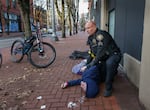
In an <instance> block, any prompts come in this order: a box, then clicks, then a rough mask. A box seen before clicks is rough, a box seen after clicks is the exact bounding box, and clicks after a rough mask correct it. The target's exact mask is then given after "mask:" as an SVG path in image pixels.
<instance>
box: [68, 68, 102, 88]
mask: <svg viewBox="0 0 150 110" xmlns="http://www.w3.org/2000/svg"><path fill="white" fill-rule="evenodd" d="M88 78H89V79H92V80H94V81H95V82H96V83H97V84H99V83H100V74H99V68H98V66H92V67H90V68H89V69H87V70H86V71H85V72H83V73H82V78H81V79H77V80H71V81H69V82H68V86H75V85H80V83H81V81H84V80H86V79H88Z"/></svg>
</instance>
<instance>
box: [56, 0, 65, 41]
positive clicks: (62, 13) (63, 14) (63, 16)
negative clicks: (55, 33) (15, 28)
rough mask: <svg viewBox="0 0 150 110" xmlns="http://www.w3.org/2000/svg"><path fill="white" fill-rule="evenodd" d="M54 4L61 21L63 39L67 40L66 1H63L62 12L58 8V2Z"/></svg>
mask: <svg viewBox="0 0 150 110" xmlns="http://www.w3.org/2000/svg"><path fill="white" fill-rule="evenodd" d="M54 3H55V6H56V10H57V13H58V16H59V17H60V19H61V27H62V38H66V32H65V1H64V0H61V11H60V9H59V8H60V7H59V6H58V2H57V0H54Z"/></svg>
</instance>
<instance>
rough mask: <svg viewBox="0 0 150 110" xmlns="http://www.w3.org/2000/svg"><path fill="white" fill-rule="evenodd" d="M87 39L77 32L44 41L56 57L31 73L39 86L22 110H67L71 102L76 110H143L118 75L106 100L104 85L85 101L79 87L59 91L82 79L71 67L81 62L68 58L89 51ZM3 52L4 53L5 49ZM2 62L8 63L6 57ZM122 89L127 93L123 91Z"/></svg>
mask: <svg viewBox="0 0 150 110" xmlns="http://www.w3.org/2000/svg"><path fill="white" fill-rule="evenodd" d="M86 36H87V35H86V34H85V33H84V32H80V33H79V34H77V35H74V36H71V37H67V38H64V39H61V38H60V41H58V42H54V41H51V40H49V39H48V38H46V39H47V40H46V41H48V42H51V43H52V45H54V47H55V48H56V52H57V57H56V60H55V62H54V63H53V64H52V65H50V66H49V67H48V68H45V69H41V70H39V69H37V70H34V72H35V71H36V74H33V75H32V77H34V75H39V77H38V78H39V79H38V80H36V79H35V80H33V81H32V83H35V82H38V81H40V83H38V84H36V85H35V86H36V88H34V90H33V91H34V92H32V93H31V95H30V96H29V97H28V98H26V99H25V102H26V103H25V104H24V105H23V108H24V109H25V110H40V108H41V107H43V110H69V108H68V107H67V105H68V103H69V102H70V101H72V102H74V103H76V104H77V105H76V106H75V107H74V108H72V109H75V110H144V109H142V107H141V106H140V105H139V103H138V98H137V90H136V89H134V88H133V87H131V85H130V84H129V83H128V81H127V80H126V79H125V77H123V75H121V73H120V74H119V75H118V76H117V78H116V80H115V83H114V92H113V95H112V96H111V97H109V98H105V97H103V91H104V84H101V85H100V94H99V95H98V96H97V97H96V98H94V99H86V98H85V99H84V100H81V99H82V97H83V96H84V93H83V91H82V90H81V88H80V86H74V87H70V88H66V89H61V88H60V85H61V83H62V82H64V81H68V80H71V79H77V78H79V77H81V76H79V75H74V74H72V73H71V68H72V66H73V65H75V64H76V63H78V62H79V61H80V60H71V59H69V55H70V54H71V53H72V52H73V51H74V50H80V51H84V50H86V49H87V48H88V47H87V46H86V39H87V37H86ZM3 52H6V50H5V51H3ZM4 60H5V62H8V59H7V58H6V56H5V58H4ZM30 82H31V81H30ZM121 84H123V85H121ZM128 88H129V89H128ZM124 89H125V90H126V93H125V92H123V91H124ZM130 91H132V93H130ZM135 93H136V94H135ZM39 96H40V97H42V98H41V99H39V100H38V99H37V97H39ZM121 98H123V99H121ZM129 98H131V101H129V100H130V99H129ZM126 99H128V100H126ZM132 99H134V100H132ZM79 100H80V101H79ZM121 101H122V102H121Z"/></svg>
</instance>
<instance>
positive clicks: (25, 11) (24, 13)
mask: <svg viewBox="0 0 150 110" xmlns="http://www.w3.org/2000/svg"><path fill="white" fill-rule="evenodd" d="M18 4H19V9H20V13H21V17H22V21H23V25H24V30H25V37H30V36H32V32H31V26H30V24H31V23H30V0H18Z"/></svg>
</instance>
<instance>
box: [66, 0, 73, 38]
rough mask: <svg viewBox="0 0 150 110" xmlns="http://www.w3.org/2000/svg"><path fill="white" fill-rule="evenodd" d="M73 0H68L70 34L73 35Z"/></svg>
mask: <svg viewBox="0 0 150 110" xmlns="http://www.w3.org/2000/svg"><path fill="white" fill-rule="evenodd" d="M71 1H72V0H66V5H67V11H68V20H69V35H70V36H71V35H72V19H71V17H72V15H71V3H72V2H71Z"/></svg>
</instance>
